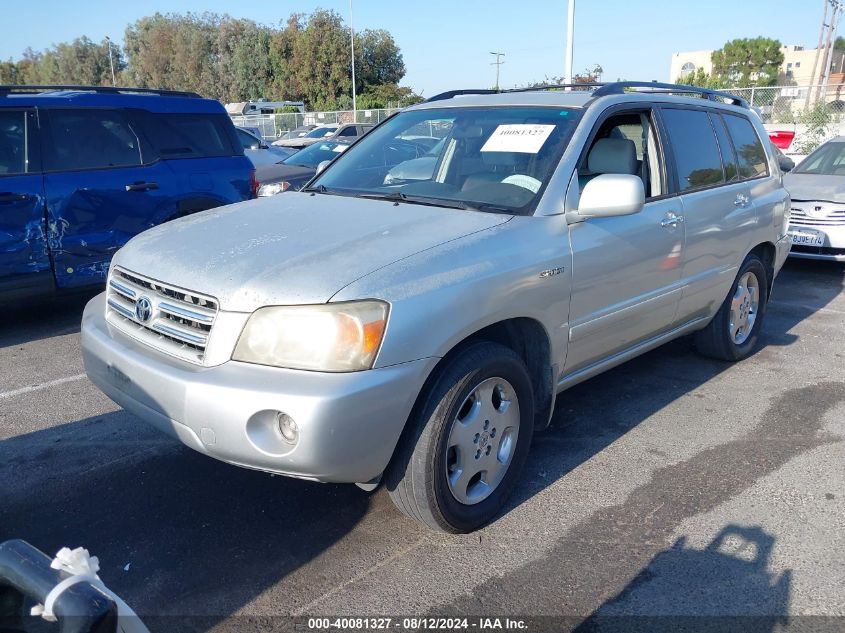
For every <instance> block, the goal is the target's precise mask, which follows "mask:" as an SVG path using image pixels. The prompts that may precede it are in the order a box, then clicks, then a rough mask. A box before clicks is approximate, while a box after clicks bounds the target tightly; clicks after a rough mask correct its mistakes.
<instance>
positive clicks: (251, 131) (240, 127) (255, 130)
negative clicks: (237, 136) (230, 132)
mask: <svg viewBox="0 0 845 633" xmlns="http://www.w3.org/2000/svg"><path fill="white" fill-rule="evenodd" d="M235 129H236V130H243V131H244V132H247V133H248V134H252V135H253V136H254V137H255V138H257V139H259V140H260V141H261V142H264V135H263V134H262V133H261V128H257V127H250V126H245V125H236V126H235Z"/></svg>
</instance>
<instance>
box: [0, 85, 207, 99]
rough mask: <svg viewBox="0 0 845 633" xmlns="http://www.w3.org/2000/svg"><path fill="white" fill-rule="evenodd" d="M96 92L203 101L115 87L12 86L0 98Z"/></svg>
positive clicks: (164, 92)
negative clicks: (49, 93) (20, 95)
mask: <svg viewBox="0 0 845 633" xmlns="http://www.w3.org/2000/svg"><path fill="white" fill-rule="evenodd" d="M60 91H62V92H95V93H101V94H133V93H134V94H138V93H140V94H155V95H162V96H168V97H192V98H196V99H201V98H202V97H201V96H200V95H198V94H197V93H196V92H187V91H183V90H159V89H157V88H119V87H114V86H11V85H0V96H7V95H9V94H37V93H42V92H60Z"/></svg>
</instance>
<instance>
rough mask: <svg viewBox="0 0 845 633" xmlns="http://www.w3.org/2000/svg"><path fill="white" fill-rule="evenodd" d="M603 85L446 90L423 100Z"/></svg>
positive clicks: (550, 85) (577, 84) (581, 84)
mask: <svg viewBox="0 0 845 633" xmlns="http://www.w3.org/2000/svg"><path fill="white" fill-rule="evenodd" d="M603 85H604V84H601V83H575V84H542V85H540V86H528V87H526V88H506V89H504V90H501V89H500V90H496V89H495V88H475V89H473V88H469V89H465V90H447V91H446V92H441V93H440V94H436V95H434V96H433V97H429V98H428V99H426V100H425V102H426V103H429V102H430V101H443V100H444V99H451V98H452V97H457V96H459V95H495V94H507V93H511V92H535V91H540V90H557V89H560V88H595V87H597V86H603Z"/></svg>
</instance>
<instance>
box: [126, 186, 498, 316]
mask: <svg viewBox="0 0 845 633" xmlns="http://www.w3.org/2000/svg"><path fill="white" fill-rule="evenodd" d="M510 218H511V216H508V215H498V214H493V213H482V212H476V211H460V210H455V209H443V208H438V207H427V206H421V205H412V204H405V203H399V204H395V203H394V202H392V201H384V200H366V199H362V198H347V197H342V196H332V195H315V194H308V193H299V192H288V193H285V194H283V195H280V196H271V197H267V198H261V199H258V200H250V201H248V202H242V203H239V204H233V205H229V206H225V207H219V208H217V209H211V210H209V211H203V212H201V213H197V214H195V215H191V216H188V217H185V218H180V219H178V220H174V221H172V222H167V223H166V224H162V225H159V226H157V227H154V228H152V229H150V230H148V231H145V232H144V233H141V234H140V235H138V236H136V237H134V238H133V239H131V240H130V241H129V242H128V243H127V244H126V246H124V247H123V248H122V249H120V251H118V253H117V254H116V255H115V257H114V263H115V264H117V265H119V266H122V267H124V268H126V269H128V270H131V271H135V272H137V273H140V274H142V275H145V276H148V277H152V278H153V279H156V280H158V281H161V282H165V283H169V284H173V285H176V286H180V287H183V288H185V289H188V290H194V291H196V292H201V293H205V294H208V295H211V296H213V297H216V298H217V299H218V300H219V301H220V306H221V308H222V309H223V310H230V311H236V312H252V311H253V310H255V309H256V308H259V307H261V306H263V305H274V304H275V305H295V304H307V303H325V302H326V301H328V300H329V299H330V298H331V297H332V296H333V295H334V294H336V293H337V292H338V290H340V289H341V288H343V287H344V286H346V285H348V284H350V283H351V282H353V281H355V280H357V279H360V278H361V277H364V276H366V275H367V274H369V273H371V272H373V271H374V270H377V269H379V268H382V267H384V266H387V265H389V264H392V263H393V262H396V261H398V260H400V259H404V258H406V257H409V256H411V255H414V254H416V253H419V252H421V251H424V250H427V249H429V248H433V247H434V246H437V245H439V244H442V243H444V242H448V241H450V240H454V239H457V238H459V237H463V236H465V235H469V234H471V233H475V232H478V231H483V230H485V229H488V228H491V227H494V226H497V225H499V224H502V223H504V222H507V221H508V220H509V219H510Z"/></svg>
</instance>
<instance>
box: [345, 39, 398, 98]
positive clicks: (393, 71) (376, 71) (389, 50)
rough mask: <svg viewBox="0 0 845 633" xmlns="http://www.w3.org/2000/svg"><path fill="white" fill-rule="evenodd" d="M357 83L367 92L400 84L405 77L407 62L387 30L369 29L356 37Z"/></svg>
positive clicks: (360, 88)
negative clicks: (379, 87) (376, 87)
mask: <svg viewBox="0 0 845 633" xmlns="http://www.w3.org/2000/svg"><path fill="white" fill-rule="evenodd" d="M355 58H356V60H355V83H356V84H357V86H356V87H357V88H358V89H359V90H361V91H365V90H366V89H367V88H368V87H370V86H381V85H385V84H393V85H396V84H398V83H399V82H400V81H401V80H402V77H404V76H405V61H404V60H403V59H402V53H400V52H399V47H398V46H397V45H396V42H395V41H394V39H393V36H392V35H391V34H390V33H388V32H387V31H385V30H382V29H378V30H372V29H367V30H365V31H362V32H361V33H360V34H358V35H356V37H355Z"/></svg>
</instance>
